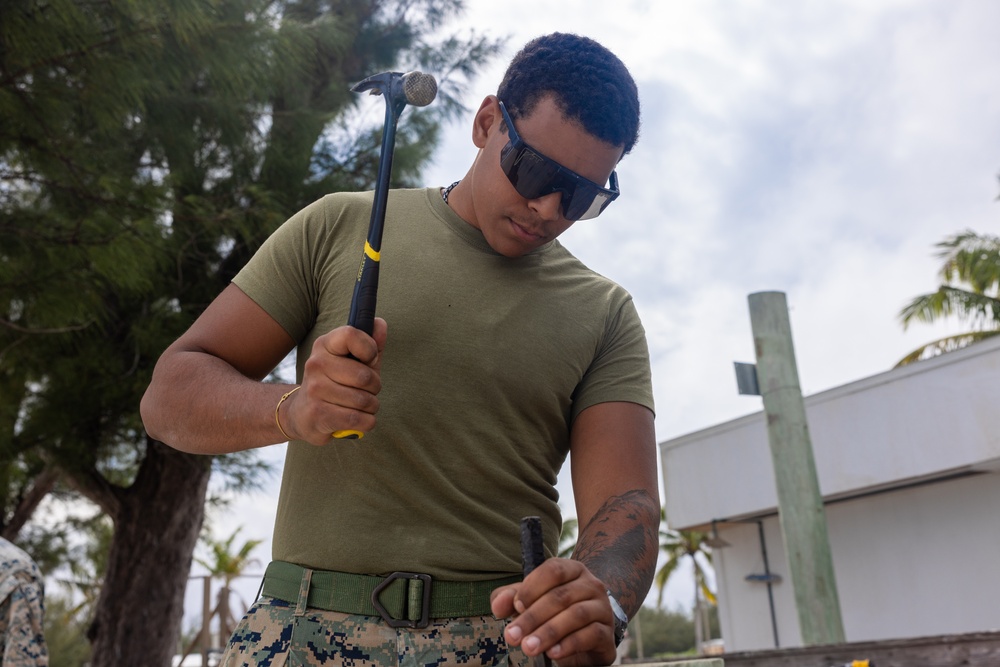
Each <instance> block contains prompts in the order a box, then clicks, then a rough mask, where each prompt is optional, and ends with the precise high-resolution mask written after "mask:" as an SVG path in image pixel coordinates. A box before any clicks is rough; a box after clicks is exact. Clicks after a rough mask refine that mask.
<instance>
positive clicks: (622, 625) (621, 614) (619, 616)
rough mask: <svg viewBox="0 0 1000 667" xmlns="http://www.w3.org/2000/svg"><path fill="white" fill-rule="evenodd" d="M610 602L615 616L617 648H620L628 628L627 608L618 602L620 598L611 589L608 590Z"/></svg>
mask: <svg viewBox="0 0 1000 667" xmlns="http://www.w3.org/2000/svg"><path fill="white" fill-rule="evenodd" d="M608 602H610V603H611V613H612V614H613V615H614V617H615V648H618V646H619V645H620V644H621V643H622V640H623V639H625V630H627V629H628V616H626V615H625V610H624V609H622V606H621V605H620V604H618V600H616V599H615V596H614V595H612V594H611V591H608Z"/></svg>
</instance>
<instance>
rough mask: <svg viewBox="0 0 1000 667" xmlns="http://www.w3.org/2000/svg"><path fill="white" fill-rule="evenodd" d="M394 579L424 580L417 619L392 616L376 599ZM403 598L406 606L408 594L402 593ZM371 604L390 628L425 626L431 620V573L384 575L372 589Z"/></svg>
mask: <svg viewBox="0 0 1000 667" xmlns="http://www.w3.org/2000/svg"><path fill="white" fill-rule="evenodd" d="M396 579H419V580H421V581H422V582H424V594H423V596H422V597H423V599H422V600H421V603H420V618H419V619H417V620H415V621H411V620H410V619H408V618H393V617H392V616H390V615H389V612H388V611H386V609H385V607H383V606H382V603H381V602H379V601H378V598H379V595H381V594H382V591H384V590H385V589H386V587H387V586H388V585H389V584H391V583H392V582H393V581H395V580H396ZM403 599H404V601H405V604H406V606H407V607H409V601H410V596H409V595H404V597H403ZM372 605H374V606H375V610H376V611H377V612H378V615H379V616H381V617H382V620H383V621H385V622H386V624H387V625H388V626H389V627H390V628H426V627H427V626H428V625H429V624H430V622H431V619H430V611H431V575H429V574H419V573H417V572H393V573H392V574H390V575H389V576H388V577H386V578H385V580H384V581H383V582H382V583H380V584H379V585H378V586H376V587H375V590H373V591H372Z"/></svg>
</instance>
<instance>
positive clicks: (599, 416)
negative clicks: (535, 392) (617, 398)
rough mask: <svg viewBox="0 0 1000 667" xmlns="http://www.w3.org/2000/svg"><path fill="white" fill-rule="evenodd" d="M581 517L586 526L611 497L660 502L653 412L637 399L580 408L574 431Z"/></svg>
mask: <svg viewBox="0 0 1000 667" xmlns="http://www.w3.org/2000/svg"><path fill="white" fill-rule="evenodd" d="M570 467H571V472H572V479H573V496H574V497H575V499H576V509H577V518H578V519H579V522H580V527H581V528H582V527H584V526H585V525H586V524H587V523H588V522H589V521H590V520H591V519H592V518H593V517H594V515H595V514H597V512H598V511H599V510H600V509H601V507H603V506H604V505H605V504H606V503H607V501H608V500H609V499H611V498H614V497H617V496H620V495H622V494H625V493H635V492H639V493H641V494H644V495H647V496H648V497H649V498H650V500H652V502H653V504H654V505H655V506H656V507H657V511H659V510H658V508H659V492H658V490H657V489H658V482H657V480H658V474H659V473H658V470H657V466H656V435H655V432H654V428H653V413H652V411H650V410H649V408H646V407H644V406H642V405H639V404H637V403H626V402H612V403H598V404H597V405H593V406H591V407H589V408H587V409H586V410H584V411H583V412H581V413H580V414H579V415H578V416H577V418H576V419H575V420H574V422H573V427H572V431H571V434H570Z"/></svg>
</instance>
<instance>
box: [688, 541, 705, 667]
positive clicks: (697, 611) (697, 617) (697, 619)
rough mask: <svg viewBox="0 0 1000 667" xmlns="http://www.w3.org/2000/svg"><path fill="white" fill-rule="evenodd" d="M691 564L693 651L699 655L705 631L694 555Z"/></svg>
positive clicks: (699, 582) (699, 583)
mask: <svg viewBox="0 0 1000 667" xmlns="http://www.w3.org/2000/svg"><path fill="white" fill-rule="evenodd" d="M691 560H692V564H693V565H694V611H693V612H692V616H693V617H694V652H695V654H696V655H701V648H702V647H701V645H702V643H703V642H704V641H705V633H704V630H703V629H702V627H701V621H702V616H701V587H700V585H701V581H700V580H699V579H698V564H697V563H694V562H693V561H694V556H692V557H691Z"/></svg>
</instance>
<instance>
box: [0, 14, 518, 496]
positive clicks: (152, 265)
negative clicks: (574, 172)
mask: <svg viewBox="0 0 1000 667" xmlns="http://www.w3.org/2000/svg"><path fill="white" fill-rule="evenodd" d="M460 9H461V2H458V1H457V0H417V1H416V2H412V1H402V0H399V1H391V0H383V1H376V2H360V1H357V0H353V1H347V0H335V1H333V2H322V3H320V2H315V1H313V0H302V1H288V0H284V1H279V2H275V1H273V0H209V1H203V0H168V1H163V0H135V1H134V2H129V3H91V2H87V1H85V0H50V1H47V2H45V3H42V2H37V1H36V0H14V1H13V2H9V3H3V5H2V7H0V35H2V40H0V117H3V118H4V123H3V124H2V125H0V399H2V400H0V406H2V407H0V482H5V483H4V484H2V486H0V488H3V489H4V491H5V492H6V493H7V498H6V501H5V503H4V509H5V511H6V514H8V515H9V513H10V512H11V507H12V506H13V505H15V504H16V503H17V501H18V499H19V498H21V497H23V496H24V494H25V490H26V489H28V488H30V486H31V482H32V480H33V479H34V478H35V477H37V476H38V475H39V474H41V472H42V471H43V470H44V469H46V468H47V467H52V466H57V467H58V468H59V469H60V470H62V471H63V472H64V473H66V474H68V475H70V476H71V477H75V478H77V479H78V481H80V482H81V484H80V485H79V486H80V488H84V489H87V490H90V491H93V492H94V493H95V495H97V494H98V492H99V491H100V490H101V489H102V488H103V490H105V491H106V490H107V489H108V487H107V486H106V485H105V482H107V483H110V484H111V485H112V487H126V486H127V485H128V484H129V483H131V481H132V479H133V478H134V476H135V473H136V470H137V469H138V466H139V465H141V463H142V461H143V457H144V452H145V439H144V438H145V436H144V432H143V429H142V425H141V422H140V420H139V416H138V402H139V397H140V396H141V395H142V392H143V390H144V388H145V386H146V385H147V384H148V381H149V375H150V372H151V369H152V366H153V363H154V361H155V359H156V358H157V357H158V356H159V354H160V352H162V350H163V349H164V348H165V347H166V345H168V344H169V343H170V342H171V341H172V340H174V339H175V338H176V337H177V336H178V335H179V334H180V333H182V332H183V331H184V330H185V329H186V328H187V327H188V326H189V325H190V323H191V322H192V321H193V320H194V318H195V317H196V316H197V315H198V314H199V313H200V312H201V310H202V309H204V307H205V306H206V305H207V304H208V303H209V301H210V300H211V299H212V298H213V297H214V296H215V295H216V294H217V293H218V292H219V291H221V289H222V288H223V287H224V286H225V285H226V284H227V283H228V281H229V280H230V278H231V277H232V276H233V275H234V273H235V272H236V271H237V270H238V269H239V268H240V267H241V266H242V264H243V263H244V262H245V261H246V260H247V259H248V258H249V256H250V255H251V254H252V253H253V251H254V250H255V249H256V248H257V247H258V246H259V245H260V243H261V242H262V241H263V240H264V239H265V238H266V237H267V236H268V235H269V234H270V232H271V231H273V230H274V228H275V227H276V226H277V225H278V224H280V222H281V221H283V220H284V219H285V218H286V217H288V216H289V215H290V214H291V213H292V212H294V211H295V210H297V209H298V208H301V207H302V206H304V205H305V204H307V203H309V202H310V201H312V200H313V199H315V198H317V197H318V196H320V195H322V194H325V193H327V192H330V191H336V190H342V189H349V190H357V189H364V188H369V187H371V186H372V185H373V183H374V178H375V173H376V170H377V153H378V145H379V142H380V136H379V130H375V129H368V128H366V127H364V126H362V125H359V122H360V121H359V118H358V116H359V114H358V113H357V112H356V108H357V107H358V105H359V99H360V98H359V96H357V95H354V94H352V93H350V92H349V85H350V84H351V83H352V82H354V81H357V80H360V79H361V78H363V77H364V76H367V75H368V74H371V73H373V72H375V71H379V70H381V69H390V68H395V67H399V68H402V69H414V68H417V67H420V66H422V65H430V66H431V67H432V68H437V69H430V71H431V72H432V73H435V74H438V75H439V78H440V87H441V91H442V95H441V103H440V104H436V105H432V106H431V107H428V108H427V109H423V110H412V111H411V112H408V114H407V118H406V122H405V123H403V124H402V125H401V127H400V131H399V134H398V137H397V145H398V149H397V152H396V160H395V167H396V169H395V179H394V181H395V183H396V184H412V183H415V182H416V179H417V178H418V175H419V169H420V167H421V165H422V164H423V163H424V162H426V160H427V159H428V157H429V156H430V154H431V151H432V150H433V148H434V146H435V145H436V141H437V136H438V131H439V126H440V123H441V122H442V121H443V120H444V119H446V118H450V117H453V116H454V114H455V113H456V110H457V109H458V108H459V104H458V101H457V100H458V99H459V97H460V94H461V92H462V91H463V90H464V86H465V77H467V76H469V75H470V74H471V73H472V72H473V71H474V70H475V68H476V67H477V66H478V65H479V64H481V63H482V62H484V60H485V59H486V58H488V57H489V56H490V55H491V54H492V53H494V52H495V51H496V49H497V48H498V43H497V42H493V41H490V40H487V39H484V38H481V37H477V36H475V35H471V36H469V37H466V38H461V37H458V36H455V35H450V36H445V37H443V38H441V41H440V42H439V41H435V40H437V39H438V38H437V37H435V35H434V34H435V33H436V32H437V31H438V29H439V28H440V25H441V23H440V22H441V21H443V20H444V19H446V18H447V17H450V16H453V15H454V14H455V13H457V12H458V11H459V10H460ZM379 115H380V114H379ZM378 127H381V122H378ZM256 465H257V464H256V463H255V459H253V457H247V456H244V457H233V458H232V459H231V460H229V461H227V462H224V463H222V464H220V466H219V468H220V469H222V470H224V471H225V472H226V473H228V474H231V475H232V476H233V477H234V478H235V479H236V480H237V485H238V486H244V487H245V486H252V485H253V483H254V482H255V481H256V480H258V479H259V474H260V473H261V470H260V469H255V466H256ZM95 499H96V500H97V501H98V502H100V503H101V504H102V506H104V507H105V508H106V509H107V508H108V506H109V503H107V502H102V500H103V501H106V500H107V498H104V499H101V498H95Z"/></svg>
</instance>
